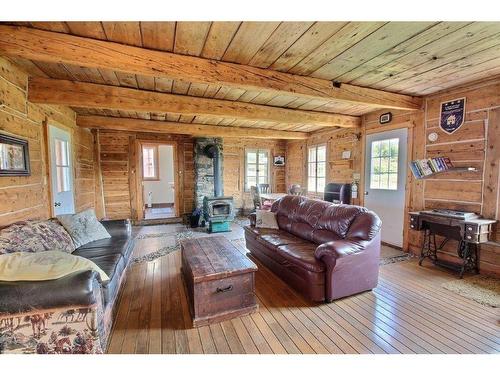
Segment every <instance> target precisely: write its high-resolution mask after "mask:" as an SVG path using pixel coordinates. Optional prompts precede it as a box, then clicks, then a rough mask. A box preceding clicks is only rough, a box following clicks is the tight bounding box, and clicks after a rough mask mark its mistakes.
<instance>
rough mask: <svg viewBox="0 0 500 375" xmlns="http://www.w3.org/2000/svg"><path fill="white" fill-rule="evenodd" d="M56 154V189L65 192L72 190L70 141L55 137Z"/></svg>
mask: <svg viewBox="0 0 500 375" xmlns="http://www.w3.org/2000/svg"><path fill="white" fill-rule="evenodd" d="M54 147H55V154H56V155H55V156H56V191H57V192H58V193H64V192H65V191H70V175H69V174H70V166H69V147H68V141H65V140H63V139H57V138H56V139H55V142H54Z"/></svg>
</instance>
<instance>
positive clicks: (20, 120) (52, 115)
mask: <svg viewBox="0 0 500 375" xmlns="http://www.w3.org/2000/svg"><path fill="white" fill-rule="evenodd" d="M27 83H28V74H27V73H26V72H25V71H24V70H23V69H22V68H20V67H19V66H17V65H16V64H14V63H12V62H11V61H9V60H7V59H5V58H2V57H0V132H1V133H4V134H8V135H12V136H16V137H20V138H24V139H27V140H28V142H29V153H30V166H31V175H30V176H19V177H0V227H2V226H6V225H9V224H11V223H13V222H16V221H19V220H26V219H42V218H43V219H44V218H48V217H49V216H50V215H51V207H50V206H51V204H50V201H51V199H50V193H49V186H48V162H47V158H46V152H45V147H46V145H45V142H46V140H45V136H44V123H45V122H47V123H48V124H50V125H55V126H58V127H61V128H63V129H67V130H69V131H70V132H71V140H72V150H73V174H74V187H75V209H76V211H77V212H79V211H82V210H84V209H86V208H91V207H94V204H95V193H94V166H93V157H94V153H93V136H92V133H91V132H90V131H89V130H86V129H80V128H77V127H76V124H75V113H74V112H73V111H72V110H71V109H69V108H67V107H61V106H48V105H38V104H33V103H30V102H28V101H27V95H28V93H27V89H28V88H27Z"/></svg>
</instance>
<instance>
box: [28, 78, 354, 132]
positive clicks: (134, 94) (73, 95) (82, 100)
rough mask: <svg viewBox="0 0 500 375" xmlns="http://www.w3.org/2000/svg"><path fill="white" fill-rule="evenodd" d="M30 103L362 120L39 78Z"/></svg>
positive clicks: (329, 121)
mask: <svg viewBox="0 0 500 375" xmlns="http://www.w3.org/2000/svg"><path fill="white" fill-rule="evenodd" d="M28 100H29V101H30V102H32V103H40V104H57V105H67V106H76V107H84V108H97V109H115V110H125V111H139V112H163V113H165V112H169V113H175V114H181V115H194V116H196V115H206V116H213V117H226V118H236V119H243V120H259V121H270V122H280V123H289V124H298V125H304V124H312V125H318V126H321V127H324V126H330V127H331V126H336V127H337V126H338V127H358V126H360V125H361V118H360V117H356V116H348V115H340V114H335V113H325V112H314V111H303V110H298V109H288V108H280V107H271V106H266V105H260V104H251V103H242V102H235V101H231V100H221V99H208V98H198V97H194V96H186V95H176V94H168V93H160V92H152V91H144V90H139V89H131V88H126V87H115V86H107V85H100V84H95V83H84V82H73V81H66V80H57V79H50V78H40V77H32V78H30V80H29V84H28Z"/></svg>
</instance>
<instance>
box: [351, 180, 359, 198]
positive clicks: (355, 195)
mask: <svg viewBox="0 0 500 375" xmlns="http://www.w3.org/2000/svg"><path fill="white" fill-rule="evenodd" d="M351 198H352V199H356V198H358V183H357V182H356V181H353V183H352V184H351Z"/></svg>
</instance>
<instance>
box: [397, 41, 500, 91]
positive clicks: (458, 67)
mask: <svg viewBox="0 0 500 375" xmlns="http://www.w3.org/2000/svg"><path fill="white" fill-rule="evenodd" d="M470 60H473V61H474V66H471V61H470ZM499 65H500V45H499V46H497V47H495V48H491V49H489V50H487V51H483V53H481V54H477V55H474V56H467V57H465V58H463V59H461V60H460V61H457V62H455V63H452V64H448V65H445V66H442V67H440V68H439V69H436V70H433V71H432V72H429V73H432V81H431V82H432V84H433V86H439V85H446V84H447V85H446V87H451V86H456V85H458V84H459V83H463V81H465V82H472V81H473V80H474V78H473V77H474V76H475V75H480V74H481V73H482V72H485V71H488V72H490V73H491V69H494V68H495V67H499ZM412 82H414V83H415V86H411V87H408V88H406V89H405V90H408V91H415V90H425V89H426V88H427V87H428V86H429V75H425V74H424V75H421V76H418V77H415V79H413V80H412Z"/></svg>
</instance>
